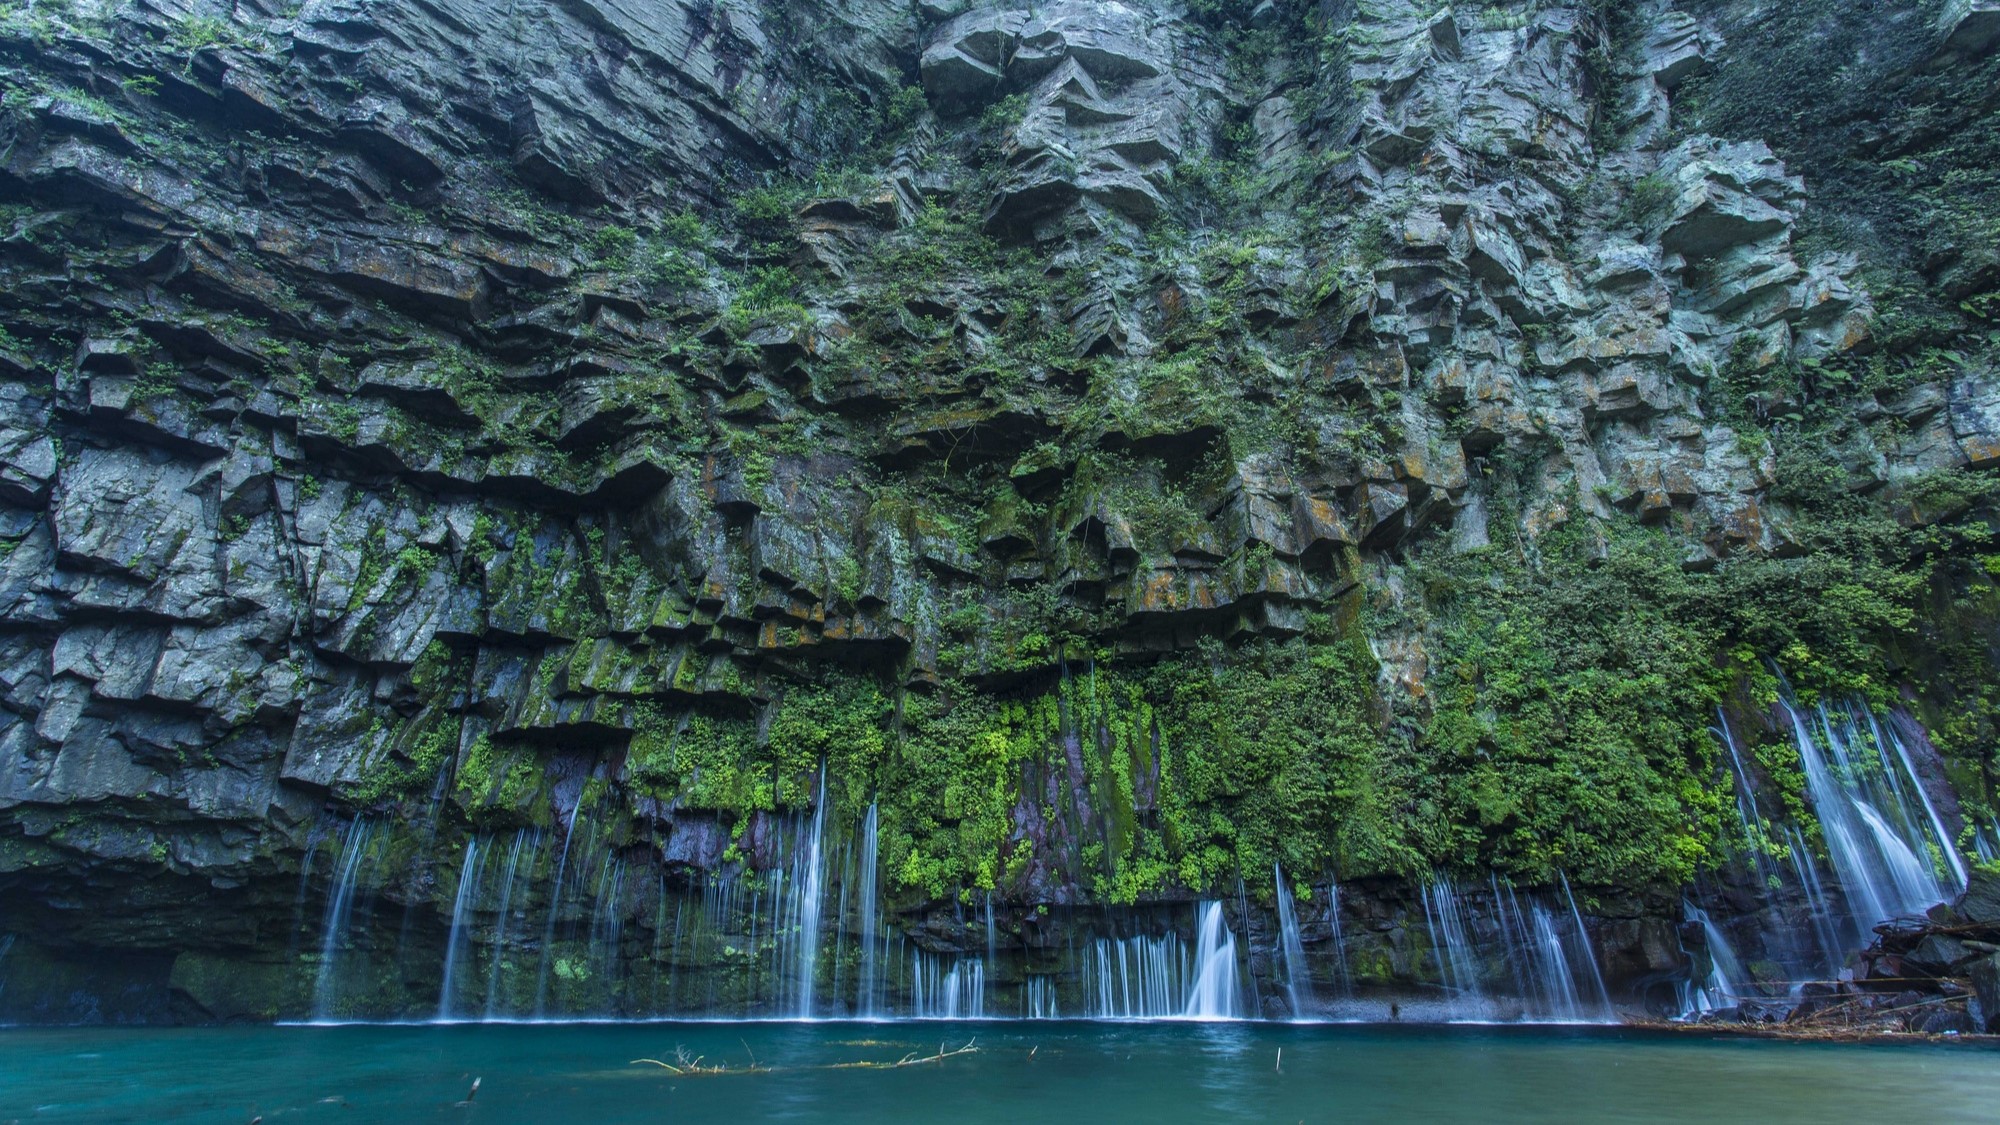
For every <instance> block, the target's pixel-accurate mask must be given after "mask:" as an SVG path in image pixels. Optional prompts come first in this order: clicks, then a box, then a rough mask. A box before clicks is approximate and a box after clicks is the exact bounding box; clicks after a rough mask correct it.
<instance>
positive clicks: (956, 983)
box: [910, 950, 986, 1020]
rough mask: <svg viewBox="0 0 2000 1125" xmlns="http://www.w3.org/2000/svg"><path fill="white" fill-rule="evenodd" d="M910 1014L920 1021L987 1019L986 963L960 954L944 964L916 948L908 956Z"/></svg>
mask: <svg viewBox="0 0 2000 1125" xmlns="http://www.w3.org/2000/svg"><path fill="white" fill-rule="evenodd" d="M910 1016H911V1017H912V1018H914V1019H920V1020H983V1019H985V1018H986V966H985V965H983V964H981V963H980V961H979V960H978V959H977V958H965V957H961V958H959V959H958V960H956V961H953V962H951V964H950V967H948V968H947V967H945V965H944V963H943V962H942V961H940V960H939V959H938V958H936V957H933V956H931V955H930V954H928V953H925V952H924V951H922V950H915V951H913V952H912V953H911V955H910Z"/></svg>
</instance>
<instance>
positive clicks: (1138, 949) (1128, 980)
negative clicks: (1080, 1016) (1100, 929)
mask: <svg viewBox="0 0 2000 1125" xmlns="http://www.w3.org/2000/svg"><path fill="white" fill-rule="evenodd" d="M1081 968H1082V970H1083V990H1084V993H1085V995H1087V996H1089V997H1091V999H1092V1000H1093V1001H1094V1002H1093V1004H1092V1005H1091V1011H1090V1014H1091V1016H1092V1017H1093V1018H1095V1019H1162V1018H1164V1017H1166V1016H1171V1015H1179V1014H1180V1013H1181V1011H1182V1010H1183V1008H1184V1007H1185V1004H1186V993H1185V991H1183V988H1182V982H1183V981H1184V980H1186V979H1187V978H1188V962H1187V946H1185V945H1184V944H1182V942H1181V939H1180V935H1179V934H1174V933H1168V934H1166V935H1165V936H1164V937H1158V938H1149V937H1129V938H1098V939H1097V940H1096V941H1095V942H1093V943H1092V944H1091V950H1090V956H1089V958H1088V959H1087V960H1085V961H1084V962H1083V964H1082V966H1081Z"/></svg>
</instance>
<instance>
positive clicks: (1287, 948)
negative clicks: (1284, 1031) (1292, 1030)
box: [1271, 863, 1312, 1019]
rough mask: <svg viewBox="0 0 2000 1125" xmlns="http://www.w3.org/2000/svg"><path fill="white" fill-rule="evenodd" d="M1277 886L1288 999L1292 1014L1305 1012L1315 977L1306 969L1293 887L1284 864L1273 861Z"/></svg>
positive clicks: (1280, 941) (1294, 1015)
mask: <svg viewBox="0 0 2000 1125" xmlns="http://www.w3.org/2000/svg"><path fill="white" fill-rule="evenodd" d="M1271 874H1272V877H1273V878H1275V879H1276V880H1277V888H1278V947H1279V949H1280V950H1281V951H1282V952H1283V954H1284V958H1285V999H1286V1000H1288V1001H1289V1002H1290V1003H1291V1006H1292V1018H1293V1019H1297V1018H1299V1017H1300V1016H1302V1015H1304V1014H1305V1011H1306V1001H1307V1000H1308V999H1310V998H1311V996H1312V977H1311V975H1310V974H1309V973H1308V972H1307V970H1306V949H1305V945H1304V944H1303V943H1302V942H1300V941H1299V919H1298V915H1297V914H1296V913H1295V912H1294V911H1293V910H1292V891H1291V888H1290V887H1287V886H1286V885H1285V871H1284V868H1282V867H1280V866H1278V865H1277V864H1275V863H1274V864H1272V865H1271Z"/></svg>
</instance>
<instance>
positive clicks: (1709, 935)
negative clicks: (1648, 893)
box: [1681, 902, 1748, 1017]
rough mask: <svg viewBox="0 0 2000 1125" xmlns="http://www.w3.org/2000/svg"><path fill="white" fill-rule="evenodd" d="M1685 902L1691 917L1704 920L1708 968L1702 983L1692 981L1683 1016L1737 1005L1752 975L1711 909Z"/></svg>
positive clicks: (1701, 922) (1683, 906)
mask: <svg viewBox="0 0 2000 1125" xmlns="http://www.w3.org/2000/svg"><path fill="white" fill-rule="evenodd" d="M1681 905H1682V909H1683V910H1685V911H1686V915H1687V920H1688V921H1690V922H1697V923H1700V925H1701V929H1702V936H1703V938H1704V939H1705V940H1706V943H1707V946H1708V972H1707V973H1706V974H1705V975H1704V976H1703V977H1702V980H1701V983H1699V984H1692V983H1691V984H1689V985H1688V987H1687V991H1686V994H1685V995H1684V996H1683V998H1682V1002H1681V1011H1682V1014H1683V1016H1684V1017H1692V1016H1699V1015H1702V1014H1705V1013H1707V1012H1719V1011H1723V1010H1726V1009H1729V1008H1734V1007H1735V1006H1736V1004H1737V1002H1738V1000H1739V999H1741V997H1742V996H1743V988H1744V982H1745V981H1746V980H1747V979H1748V978H1747V977H1746V976H1745V974H1744V972H1743V965H1742V963H1741V962H1739V961H1738V960H1737V959H1736V951H1735V950H1734V949H1732V948H1730V945H1729V938H1728V936H1727V935H1725V934H1724V933H1723V932H1722V928H1721V927H1720V926H1717V925H1716V924H1715V922H1714V920H1713V919H1711V918H1710V917H1709V916H1708V912H1707V911H1705V910H1702V909H1700V908H1699V907H1697V906H1695V904H1694V903H1692V902H1683V903H1682V904H1681Z"/></svg>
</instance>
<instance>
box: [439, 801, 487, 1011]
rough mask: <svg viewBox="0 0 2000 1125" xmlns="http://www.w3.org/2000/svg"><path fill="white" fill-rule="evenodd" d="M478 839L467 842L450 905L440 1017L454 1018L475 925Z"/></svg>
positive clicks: (440, 998) (470, 838) (477, 896)
mask: <svg viewBox="0 0 2000 1125" xmlns="http://www.w3.org/2000/svg"><path fill="white" fill-rule="evenodd" d="M479 851H480V849H479V837H477V836H473V837H469V838H467V840H466V841H465V862H464V863H463V864H462V865H461V866H460V867H459V870H458V893H457V894H456V895H454V896H453V897H452V903H451V935H450V936H449V937H448V938H446V939H445V945H444V982H443V984H442V985H441V986H440V987H439V989H438V1011H437V1018H438V1019H440V1020H448V1019H450V1018H452V1016H451V1011H452V985H453V981H454V979H455V978H456V976H457V972H458V959H459V957H460V956H461V955H462V951H463V948H464V946H465V945H466V943H467V942H469V941H470V940H471V934H470V933H469V932H468V931H469V929H470V928H471V925H472V918H471V915H472V911H473V910H474V908H475V907H477V906H478V900H479Z"/></svg>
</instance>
